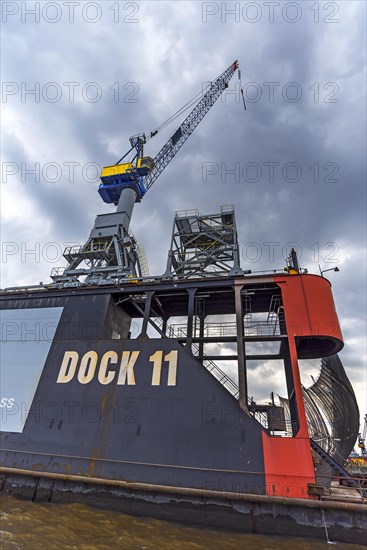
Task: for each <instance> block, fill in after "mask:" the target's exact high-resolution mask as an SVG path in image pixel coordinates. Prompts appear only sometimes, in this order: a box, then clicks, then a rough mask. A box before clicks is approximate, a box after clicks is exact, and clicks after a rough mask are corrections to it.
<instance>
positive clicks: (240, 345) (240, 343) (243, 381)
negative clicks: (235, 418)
mask: <svg viewBox="0 0 367 550" xmlns="http://www.w3.org/2000/svg"><path fill="white" fill-rule="evenodd" d="M243 286H244V284H243V282H240V281H238V282H237V281H235V284H234V296H235V310H236V328H237V355H238V388H239V403H240V407H241V409H242V410H243V411H244V412H246V413H247V414H250V413H249V411H248V407H247V394H248V392H247V375H246V357H245V342H244V328H243V311H242V296H241V290H242V288H243Z"/></svg>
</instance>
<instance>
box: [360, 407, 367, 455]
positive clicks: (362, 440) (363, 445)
mask: <svg viewBox="0 0 367 550" xmlns="http://www.w3.org/2000/svg"><path fill="white" fill-rule="evenodd" d="M366 435H367V414H365V415H364V425H363V431H362V433H359V434H358V447H359V448H360V449H361V456H363V457H367V451H366Z"/></svg>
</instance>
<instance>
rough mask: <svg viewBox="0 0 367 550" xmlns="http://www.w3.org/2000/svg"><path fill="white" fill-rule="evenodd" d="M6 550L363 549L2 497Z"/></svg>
mask: <svg viewBox="0 0 367 550" xmlns="http://www.w3.org/2000/svg"><path fill="white" fill-rule="evenodd" d="M0 502H1V512H0V536H1V538H0V548H1V550H8V549H9V550H10V549H14V550H15V549H21V550H23V549H25V550H43V549H44V550H111V549H121V550H219V549H221V550H222V549H223V550H247V549H249V550H286V549H288V550H325V549H326V548H328V549H330V548H339V549H340V550H341V549H343V550H344V549H346V550H361V549H362V548H363V549H364V548H365V547H362V546H358V545H354V544H345V543H343V544H342V543H340V544H337V545H336V546H330V545H328V544H327V543H326V541H325V542H323V541H318V540H315V539H301V538H296V537H292V538H290V537H268V536H262V535H241V534H237V533H229V532H226V531H214V530H209V529H201V528H200V529H199V528H194V527H186V526H183V525H180V524H177V523H170V522H166V521H160V520H156V519H151V518H139V517H132V516H128V515H125V514H121V513H119V512H110V511H105V510H99V509H96V508H90V507H88V506H85V505H83V504H52V503H46V504H39V503H34V502H31V501H22V500H18V499H15V498H14V497H10V496H3V497H2V498H1V501H0Z"/></svg>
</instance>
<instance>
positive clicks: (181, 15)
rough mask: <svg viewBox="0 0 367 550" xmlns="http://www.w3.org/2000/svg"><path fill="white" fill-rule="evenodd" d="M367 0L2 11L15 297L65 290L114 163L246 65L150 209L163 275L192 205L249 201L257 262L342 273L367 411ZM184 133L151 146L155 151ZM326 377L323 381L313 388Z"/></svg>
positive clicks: (6, 267) (6, 193)
mask: <svg viewBox="0 0 367 550" xmlns="http://www.w3.org/2000/svg"><path fill="white" fill-rule="evenodd" d="M365 12H366V4H365V2H363V1H355V2H354V1H348V2H344V1H338V2H322V1H320V2H313V1H312V2H308V1H302V2H300V1H298V2H284V1H282V0H280V1H279V2H264V3H263V2H260V1H259V2H199V1H194V2H186V1H176V2H170V1H159V2H154V1H150V2H140V1H138V2H120V1H113V0H111V1H110V0H105V1H103V2H101V1H100V2H86V1H83V0H81V1H79V2H64V1H58V2H48V1H42V2H31V1H29V2H22V1H21V2H15V1H9V2H6V1H4V2H2V81H3V84H2V105H1V106H2V112H3V113H2V117H3V127H2V185H1V187H2V201H1V232H2V235H1V236H2V241H3V244H2V258H1V268H2V283H1V286H2V287H7V286H14V285H20V284H34V283H38V282H39V281H43V282H45V281H49V280H50V279H49V273H50V271H51V269H52V268H53V267H58V266H61V265H64V262H63V259H62V257H61V251H62V249H63V248H64V246H65V244H67V243H75V244H76V243H84V242H85V240H86V239H87V237H88V235H89V232H90V229H91V227H92V226H93V223H94V218H95V216H96V215H97V214H100V213H106V212H110V211H111V210H113V208H112V207H110V206H108V205H106V204H104V203H103V202H102V201H101V199H100V198H99V195H98V193H97V189H98V172H99V167H102V166H105V165H109V164H113V163H115V162H116V161H117V160H118V158H120V157H121V156H122V154H123V153H125V152H126V151H127V149H128V148H129V143H128V138H129V136H131V135H133V134H136V133H138V132H141V131H148V132H149V131H150V130H152V129H154V128H156V127H157V126H158V125H159V124H160V123H161V122H163V121H164V120H165V119H166V118H168V117H169V116H170V115H171V114H173V113H174V112H175V111H176V110H177V109H178V108H179V107H181V106H182V105H183V104H184V103H186V102H187V101H188V100H189V99H190V98H191V97H193V96H194V95H195V94H196V93H197V92H199V91H200V90H201V89H202V87H203V86H204V85H205V83H206V82H208V81H210V80H213V79H214V78H215V77H216V76H218V75H219V74H220V73H221V72H223V70H225V69H226V68H227V67H228V66H229V65H230V64H231V63H232V61H233V60H234V59H238V60H239V62H240V68H241V74H242V81H243V84H244V89H245V97H246V104H247V110H246V111H244V109H243V105H242V102H241V98H240V95H239V83H238V80H237V76H236V75H235V76H234V77H233V79H232V81H231V83H230V87H229V89H228V90H227V93H226V94H224V95H223V96H222V98H221V99H220V100H218V102H217V103H216V104H215V105H214V107H213V108H212V110H211V111H210V112H209V113H208V114H207V116H206V118H205V119H204V120H203V121H202V123H201V125H200V126H199V127H198V128H197V130H196V131H195V133H194V134H193V135H192V136H191V137H190V139H189V140H188V142H187V143H186V144H185V145H184V147H183V148H182V150H181V151H180V153H179V154H178V156H177V157H176V158H175V159H174V160H173V161H172V163H171V164H170V166H169V167H168V168H167V169H166V170H165V172H164V173H163V174H162V175H161V176H160V178H159V180H157V182H156V183H155V184H154V186H153V188H152V189H151V190H150V191H149V193H148V194H147V195H146V197H145V198H144V200H143V202H142V203H141V204H139V205H137V206H136V208H135V211H134V217H133V221H132V226H131V228H132V230H133V231H134V233H135V234H136V236H137V238H138V240H139V242H141V243H143V244H144V246H145V249H146V253H147V256H148V260H149V266H150V273H151V274H160V273H162V272H163V271H164V269H165V261H166V255H167V250H168V247H169V244H170V243H169V235H170V232H171V226H172V219H173V215H174V212H175V210H182V209H191V208H198V209H200V210H201V211H203V212H206V213H212V212H217V211H218V210H219V206H220V205H222V204H234V205H235V207H236V216H237V225H238V234H239V240H240V243H241V254H242V267H243V268H244V269H252V270H253V271H259V270H262V269H277V268H282V267H283V266H284V265H285V259H284V256H285V255H286V253H287V250H288V249H289V246H290V243H292V244H293V245H295V246H296V247H297V250H298V252H299V256H300V261H301V264H302V266H303V267H305V268H307V269H308V270H309V272H311V273H318V272H319V265H320V266H321V269H329V268H333V267H338V268H339V269H340V272H339V273H334V272H333V271H331V272H330V273H329V275H330V280H331V281H332V284H333V291H334V298H335V302H336V306H337V310H338V313H339V316H340V320H341V324H342V328H343V332H344V336H345V348H344V350H343V352H342V353H341V358H342V360H343V362H344V365H345V367H346V370H347V372H348V375H349V376H350V378H351V380H352V383H353V384H354V387H355V390H356V393H357V396H358V400H359V405H360V412H361V414H364V413H365V412H366V410H367V409H366V344H365V332H366V326H365V314H366V302H365V298H366V293H365V281H366V279H365V277H366V273H365V265H366V241H365V236H366V173H365V159H366V157H365V150H366V113H365V93H366V89H365V77H366V59H365V46H366V36H365V29H364V26H365V19H366V13H365ZM173 131H174V127H173V128H169V129H168V130H167V131H166V132H163V133H162V134H159V135H158V136H157V137H156V138H155V139H154V140H151V141H150V142H149V144H148V145H149V148H147V151H146V152H147V153H148V154H150V155H151V156H154V155H155V154H156V153H157V152H158V151H159V149H160V147H161V146H162V145H163V144H164V143H165V140H166V139H168V137H169V136H170V135H171V133H173ZM305 382H306V383H308V382H310V380H309V379H307V380H305Z"/></svg>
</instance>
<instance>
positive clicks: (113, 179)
mask: <svg viewBox="0 0 367 550" xmlns="http://www.w3.org/2000/svg"><path fill="white" fill-rule="evenodd" d="M237 69H238V61H237V60H236V61H234V62H233V63H232V64H231V65H230V66H229V67H228V68H227V69H226V70H225V71H224V72H223V73H222V74H220V75H219V76H218V77H217V78H216V79H215V80H214V82H212V83H211V85H210V87H209V89H208V90H207V91H206V92H205V93H204V94H203V97H202V98H201V100H200V101H199V102H198V103H197V105H196V106H195V107H194V109H193V110H192V111H191V112H190V113H189V115H188V116H187V117H186V119H185V120H184V121H183V122H182V124H181V125H180V126H179V127H178V128H177V130H175V132H174V133H173V135H172V136H171V137H170V138H169V140H168V141H167V143H165V145H163V147H162V149H161V150H160V151H159V153H158V154H157V155H156V156H155V158H154V159H152V158H151V157H145V156H144V154H143V153H144V145H145V144H146V142H147V138H146V135H145V133H143V134H138V135H136V136H132V137H131V138H130V145H131V149H130V150H129V151H128V152H127V153H126V154H125V155H124V156H123V157H122V158H121V159H120V160H119V161H118V162H117V163H116V164H115V165H114V166H107V167H105V168H103V170H102V174H101V182H102V183H101V185H100V187H99V190H98V192H99V194H100V195H101V197H102V199H103V200H104V202H106V203H114V204H115V205H118V203H119V201H120V199H121V195H122V191H123V190H124V189H126V188H129V189H133V190H134V191H135V193H136V202H140V201H141V199H142V198H143V196H144V195H145V193H146V192H147V191H148V189H149V188H150V187H151V186H152V185H153V183H154V182H155V181H156V180H157V178H158V177H159V176H160V174H161V173H162V172H163V170H164V169H165V168H166V167H167V166H168V164H169V163H170V162H171V160H172V159H173V157H174V156H175V155H176V154H177V152H178V151H179V150H180V149H181V147H182V146H183V144H184V143H185V141H186V140H187V139H188V138H189V137H190V135H191V134H192V132H193V131H194V130H195V128H196V127H197V126H198V124H199V123H200V122H201V121H202V119H203V118H204V117H205V115H206V114H207V112H208V111H209V110H210V109H211V107H212V106H213V105H214V103H215V102H216V100H217V99H218V98H219V97H220V95H221V94H222V92H223V91H224V90H225V89H226V88H227V87H228V83H229V81H230V80H231V78H232V76H233V75H234V73H235V72H236V70H237ZM239 74H240V73H239ZM241 90H242V87H241ZM171 118H173V117H171ZM157 133H158V130H156V131H155V132H151V134H150V138H151V137H154V136H155V135H156V134H157ZM133 149H135V151H136V154H135V157H134V159H133V162H130V163H124V164H120V162H121V160H123V159H124V158H125V157H126V156H127V155H128V154H129V153H130V152H131V151H132V150H133Z"/></svg>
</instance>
